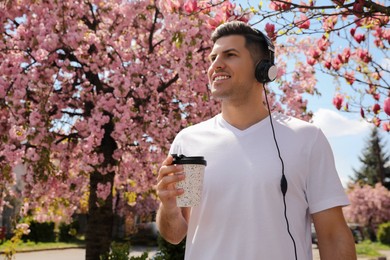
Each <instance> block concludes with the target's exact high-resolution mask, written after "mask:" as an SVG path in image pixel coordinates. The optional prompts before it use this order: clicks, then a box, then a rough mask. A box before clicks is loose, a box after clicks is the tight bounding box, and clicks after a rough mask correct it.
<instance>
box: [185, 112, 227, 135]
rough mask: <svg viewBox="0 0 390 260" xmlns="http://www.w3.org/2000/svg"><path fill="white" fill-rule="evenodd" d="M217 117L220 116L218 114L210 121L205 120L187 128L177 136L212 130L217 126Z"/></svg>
mask: <svg viewBox="0 0 390 260" xmlns="http://www.w3.org/2000/svg"><path fill="white" fill-rule="evenodd" d="M219 116H220V114H218V115H216V116H214V117H212V118H210V119H207V120H205V121H202V122H200V123H197V124H194V125H190V126H187V127H186V128H184V129H183V130H181V131H180V132H179V134H178V135H187V134H194V133H200V132H207V131H210V130H212V129H214V128H215V127H216V125H217V124H218V120H219Z"/></svg>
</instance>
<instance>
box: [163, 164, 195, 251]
mask: <svg viewBox="0 0 390 260" xmlns="http://www.w3.org/2000/svg"><path fill="white" fill-rule="evenodd" d="M172 161H173V158H172V156H168V157H167V159H166V160H165V161H164V162H163V165H162V167H161V168H160V171H159V173H158V177H157V182H158V183H157V188H156V189H157V195H158V197H159V198H160V201H161V203H160V207H159V209H158V211H157V216H156V223H157V228H158V230H159V232H160V234H161V236H162V237H163V238H164V239H165V240H167V241H168V242H170V243H172V244H179V243H180V242H181V241H182V240H183V239H184V237H185V236H186V234H187V228H188V226H187V223H188V220H189V215H190V208H179V207H177V204H176V197H177V196H178V195H180V194H182V193H183V192H184V191H183V190H182V189H176V187H175V183H176V182H178V181H181V180H183V179H184V174H183V173H182V171H183V168H182V166H175V165H172Z"/></svg>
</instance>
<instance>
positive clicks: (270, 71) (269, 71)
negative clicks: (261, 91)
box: [255, 60, 278, 83]
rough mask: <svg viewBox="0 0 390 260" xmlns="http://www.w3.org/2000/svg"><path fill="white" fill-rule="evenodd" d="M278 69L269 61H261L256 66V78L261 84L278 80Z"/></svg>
mask: <svg viewBox="0 0 390 260" xmlns="http://www.w3.org/2000/svg"><path fill="white" fill-rule="evenodd" d="M277 73H278V69H277V68H276V66H275V65H274V64H273V63H271V62H270V61H269V60H261V61H259V62H258V63H257V64H256V68H255V77H256V80H257V81H258V82H260V83H267V82H270V81H274V80H275V79H276V76H277Z"/></svg>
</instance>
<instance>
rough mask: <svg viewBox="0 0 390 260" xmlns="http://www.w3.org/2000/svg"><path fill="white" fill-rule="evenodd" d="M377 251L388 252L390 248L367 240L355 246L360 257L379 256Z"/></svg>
mask: <svg viewBox="0 0 390 260" xmlns="http://www.w3.org/2000/svg"><path fill="white" fill-rule="evenodd" d="M379 250H390V246H387V245H384V244H381V243H377V242H371V241H369V240H365V241H363V242H361V243H359V244H356V252H357V254H358V255H360V256H374V257H375V256H381V254H380V253H379Z"/></svg>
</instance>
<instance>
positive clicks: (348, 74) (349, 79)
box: [344, 71, 355, 85]
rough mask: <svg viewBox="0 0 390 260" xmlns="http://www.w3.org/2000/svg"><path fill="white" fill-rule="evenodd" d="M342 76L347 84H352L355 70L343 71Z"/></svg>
mask: <svg viewBox="0 0 390 260" xmlns="http://www.w3.org/2000/svg"><path fill="white" fill-rule="evenodd" d="M344 77H345V80H346V81H347V82H348V84H349V85H352V84H353V83H354V82H355V72H353V71H349V72H345V73H344Z"/></svg>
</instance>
